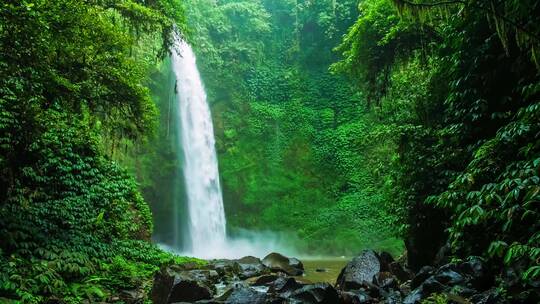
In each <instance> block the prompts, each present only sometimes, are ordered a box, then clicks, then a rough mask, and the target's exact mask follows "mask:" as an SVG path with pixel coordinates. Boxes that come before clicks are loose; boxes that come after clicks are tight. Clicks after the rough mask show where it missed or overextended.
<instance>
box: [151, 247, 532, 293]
mask: <svg viewBox="0 0 540 304" xmlns="http://www.w3.org/2000/svg"><path fill="white" fill-rule="evenodd" d="M318 270H319V271H320V272H324V271H325V269H322V268H321V269H318ZM303 273H304V265H303V263H302V262H301V261H300V260H298V259H296V258H289V257H285V256H283V255H281V254H278V253H271V254H269V255H268V256H266V257H265V258H264V259H262V260H260V259H258V258H255V257H250V256H248V257H244V258H241V259H238V260H214V261H210V262H209V263H208V265H206V266H203V267H200V266H197V265H195V264H187V265H172V266H169V267H166V268H163V269H161V270H160V272H159V273H158V274H156V277H155V279H154V284H153V288H152V301H153V303H155V304H168V303H227V304H244V303H245V304H247V303H254V304H266V303H272V304H280V303H313V304H315V303H328V304H357V303H388V304H393V303H396V304H397V303H405V304H415V303H421V302H422V301H424V300H426V299H428V298H429V297H432V298H429V300H430V302H427V303H459V304H466V303H475V304H476V303H479V304H490V303H502V302H500V301H499V295H498V294H497V289H495V288H493V287H492V286H493V285H494V276H493V275H492V274H490V273H489V271H488V270H487V269H486V266H485V264H484V262H483V261H482V259H481V258H478V257H471V258H469V259H468V260H466V261H461V262H448V263H446V264H444V265H441V266H439V267H431V266H426V267H424V268H422V269H420V270H419V271H418V272H416V273H413V272H411V271H410V270H408V269H407V267H406V265H405V264H404V262H403V261H402V259H399V260H394V258H393V257H392V256H391V255H390V254H388V253H386V252H375V251H372V250H365V251H362V252H361V253H360V254H359V255H358V256H356V257H354V258H353V259H352V260H351V261H349V262H348V263H347V264H346V265H345V267H344V268H343V269H342V270H341V272H340V274H339V276H338V277H337V279H336V281H335V283H333V284H331V283H328V282H310V281H307V280H304V279H303V278H304V277H303V276H301V275H302V274H303ZM434 294H438V295H439V296H440V297H444V299H445V302H435V301H436V298H433V295H434ZM535 297H538V292H530V293H528V294H524V295H522V299H521V301H519V302H516V303H538V302H530V301H535V299H537V298H535Z"/></svg>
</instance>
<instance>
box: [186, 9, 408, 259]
mask: <svg viewBox="0 0 540 304" xmlns="http://www.w3.org/2000/svg"><path fill="white" fill-rule="evenodd" d="M187 13H188V21H189V22H190V27H191V28H193V32H192V40H193V43H194V45H195V49H196V52H197V53H198V55H199V56H198V63H199V67H200V69H201V73H202V76H203V79H204V82H205V85H206V87H207V89H208V95H209V100H210V103H211V105H212V110H213V116H214V117H213V118H214V128H215V132H216V139H217V143H216V144H217V149H218V156H219V165H220V175H221V178H222V181H223V182H222V185H223V190H224V199H225V208H226V214H227V222H228V224H229V226H230V227H229V228H230V230H231V231H235V230H236V229H237V228H247V229H261V230H278V231H287V232H289V231H293V232H295V233H296V234H297V235H298V236H299V237H300V239H301V241H303V244H299V246H300V247H303V248H305V249H308V250H310V251H312V252H316V253H319V254H322V253H324V252H321V250H323V251H324V250H326V251H327V253H334V254H354V253H356V252H357V251H358V250H360V249H362V248H366V247H380V248H382V247H384V248H391V249H392V250H393V251H394V252H398V251H399V250H400V249H396V248H397V247H400V245H399V243H400V241H399V240H398V239H395V238H394V237H395V231H396V229H393V228H392V227H393V226H392V223H394V222H395V221H396V220H395V219H394V218H393V217H392V216H391V215H390V214H389V210H387V209H386V207H387V205H388V202H389V201H390V198H389V197H388V196H387V194H388V193H389V191H387V190H388V188H387V187H388V186H389V184H388V182H389V179H388V178H385V176H386V174H387V171H388V166H389V165H390V161H389V160H390V158H391V156H392V155H393V152H392V148H391V147H392V146H393V145H394V144H395V143H394V139H393V138H391V137H390V136H388V134H387V132H386V131H385V130H384V128H382V126H381V124H379V123H377V122H376V118H375V116H374V115H372V114H368V113H363V112H362V111H361V110H360V105H361V103H360V100H361V98H362V97H361V96H360V95H359V94H355V92H354V90H353V89H352V86H351V83H350V81H349V79H348V78H347V77H343V76H341V75H332V74H330V73H329V72H328V67H329V66H330V64H331V63H332V62H334V60H335V58H336V54H335V53H333V52H332V49H333V48H334V47H335V45H336V44H337V43H338V41H339V39H340V36H341V35H342V34H343V33H344V32H345V30H346V29H347V28H348V27H349V26H350V25H351V24H352V23H353V21H354V18H356V15H357V8H356V1H289V0H280V1H242V0H233V1H220V2H217V3H215V2H213V1H193V2H192V3H191V5H189V8H188V10H187ZM396 20H397V17H396ZM248 25H249V26H248ZM375 141H376V143H375V144H369V143H370V142H371V143H373V142H375ZM321 244H324V246H322V245H321ZM396 244H397V245H396ZM324 248H328V249H324Z"/></svg>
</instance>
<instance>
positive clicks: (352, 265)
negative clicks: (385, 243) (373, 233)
mask: <svg viewBox="0 0 540 304" xmlns="http://www.w3.org/2000/svg"><path fill="white" fill-rule="evenodd" d="M380 270H381V264H380V262H379V257H378V256H377V253H375V252H374V251H373V250H364V251H362V252H361V253H360V255H358V256H357V257H355V258H354V259H353V260H352V261H350V262H349V263H347V265H346V266H345V268H343V269H342V270H341V273H340V274H339V276H338V279H337V281H336V286H337V287H338V289H341V290H345V291H347V290H353V289H359V288H360V287H362V286H363V285H365V283H366V282H367V283H373V277H374V276H375V275H376V274H377V273H378V272H379V271H380Z"/></svg>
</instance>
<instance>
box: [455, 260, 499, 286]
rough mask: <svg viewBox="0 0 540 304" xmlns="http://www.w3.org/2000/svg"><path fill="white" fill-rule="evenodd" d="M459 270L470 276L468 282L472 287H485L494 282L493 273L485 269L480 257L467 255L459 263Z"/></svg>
mask: <svg viewBox="0 0 540 304" xmlns="http://www.w3.org/2000/svg"><path fill="white" fill-rule="evenodd" d="M459 270H460V271H461V272H462V273H463V274H465V275H466V276H468V277H469V278H470V283H471V284H472V286H473V287H474V288H478V289H486V288H489V286H492V285H493V284H494V277H493V275H491V274H490V273H489V271H488V270H487V269H486V266H485V263H484V261H483V260H482V258H480V257H475V256H472V257H469V258H468V259H467V261H465V262H464V263H462V264H461V265H459Z"/></svg>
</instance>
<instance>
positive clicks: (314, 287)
mask: <svg viewBox="0 0 540 304" xmlns="http://www.w3.org/2000/svg"><path fill="white" fill-rule="evenodd" d="M287 298H290V299H293V300H296V301H299V302H300V303H305V304H323V303H324V304H336V303H339V295H338V292H337V291H336V290H335V289H334V287H332V286H330V284H328V283H318V284H311V285H305V286H304V287H302V288H300V289H298V290H295V291H293V292H292V293H290V295H289V296H288V297H287Z"/></svg>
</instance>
